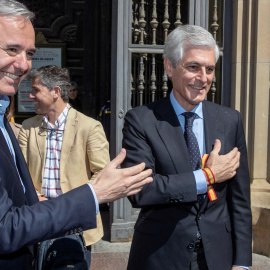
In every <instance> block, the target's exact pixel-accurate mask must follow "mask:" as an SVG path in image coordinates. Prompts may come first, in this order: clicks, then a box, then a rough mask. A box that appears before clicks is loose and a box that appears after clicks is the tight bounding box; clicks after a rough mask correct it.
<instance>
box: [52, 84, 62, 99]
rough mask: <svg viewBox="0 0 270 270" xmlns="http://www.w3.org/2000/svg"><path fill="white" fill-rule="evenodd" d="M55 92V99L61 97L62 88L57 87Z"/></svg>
mask: <svg viewBox="0 0 270 270" xmlns="http://www.w3.org/2000/svg"><path fill="white" fill-rule="evenodd" d="M53 90H54V94H53V97H54V98H58V97H61V88H60V87H59V86H55V87H54V88H53Z"/></svg>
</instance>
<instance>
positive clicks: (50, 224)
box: [0, 0, 152, 270]
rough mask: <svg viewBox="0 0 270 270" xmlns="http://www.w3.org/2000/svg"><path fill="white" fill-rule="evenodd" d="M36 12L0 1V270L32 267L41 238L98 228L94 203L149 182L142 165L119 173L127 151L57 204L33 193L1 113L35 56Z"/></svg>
mask: <svg viewBox="0 0 270 270" xmlns="http://www.w3.org/2000/svg"><path fill="white" fill-rule="evenodd" d="M32 18H34V14H33V13H32V12H30V11H29V10H28V9H27V8H26V7H25V6H24V5H23V4H21V3H19V2H17V1H14V0H0V231H1V233H0V269H5V270H7V269H8V270H9V269H10V270H14V269H16V270H18V269H22V270H25V269H33V253H34V246H33V244H36V243H38V242H40V241H42V240H46V239H49V238H53V237H57V236H63V235H65V234H72V233H76V232H80V231H83V230H86V229H90V228H95V227H96V214H97V212H98V204H100V203H106V202H109V201H113V200H116V199H119V198H122V197H125V196H128V195H132V194H135V193H136V192H138V191H140V190H141V188H142V185H144V184H146V183H149V182H151V181H152V178H151V177H148V176H149V175H150V174H151V170H146V171H143V170H144V167H145V164H144V163H141V164H139V165H137V166H135V167H133V168H131V169H130V170H129V169H128V170H127V169H120V170H119V169H117V166H118V165H119V164H120V163H121V162H122V161H123V159H124V158H125V150H124V149H123V150H121V152H120V154H119V155H118V156H117V157H116V158H115V159H114V160H113V161H112V162H110V163H109V164H108V165H107V166H106V167H105V168H104V170H103V171H102V172H101V173H100V174H98V175H97V177H96V178H95V179H94V180H93V182H92V183H91V185H90V184H89V185H88V184H86V185H83V186H81V187H79V188H76V189H74V190H72V191H70V192H68V193H66V194H64V195H62V196H59V197H58V198H57V199H55V200H51V201H45V202H38V198H37V194H36V191H35V189H34V186H33V184H32V180H31V177H30V174H29V171H28V168H27V165H26V163H25V160H24V157H23V155H22V153H21V150H20V148H19V145H18V143H17V141H16V138H15V136H14V134H13V132H12V129H11V128H10V126H9V124H8V121H7V119H6V117H5V116H4V113H5V109H6V107H7V106H8V104H9V99H8V95H9V96H12V95H15V94H16V92H17V89H18V86H19V84H20V82H21V81H22V80H23V79H24V78H25V77H26V75H27V73H28V72H29V71H30V69H31V58H32V56H33V55H34V53H35V32H34V29H33V26H32V23H31V19H32Z"/></svg>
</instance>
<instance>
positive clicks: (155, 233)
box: [123, 25, 252, 270]
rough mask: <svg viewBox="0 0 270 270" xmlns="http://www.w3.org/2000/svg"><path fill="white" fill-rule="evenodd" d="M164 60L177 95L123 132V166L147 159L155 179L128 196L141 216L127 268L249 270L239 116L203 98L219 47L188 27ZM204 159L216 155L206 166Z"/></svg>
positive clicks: (146, 110) (174, 37)
mask: <svg viewBox="0 0 270 270" xmlns="http://www.w3.org/2000/svg"><path fill="white" fill-rule="evenodd" d="M163 58H164V66H165V69H166V72H167V75H168V77H169V78H170V79H171V80H172V84H173V90H172V92H171V93H170V95H169V96H168V97H166V98H165V99H162V100H160V101H157V102H154V103H151V104H149V105H146V106H140V107H137V108H134V109H132V110H130V111H129V112H128V113H127V115H126V117H125V125H124V129H123V135H124V138H123V147H125V148H126V150H127V157H126V159H125V161H124V166H125V167H130V166H132V165H134V164H136V163H137V162H138V161H139V160H140V161H144V162H145V163H146V167H147V168H151V169H152V170H153V178H154V181H153V182H152V183H150V184H148V185H145V186H144V187H143V189H142V191H140V192H139V193H138V194H136V195H134V196H131V197H130V198H129V199H130V201H131V203H132V205H133V207H137V208H141V211H140V214H139V217H138V220H137V222H136V225H135V232H134V237H133V243H132V246H131V251H130V257H129V263H128V270H164V269H170V270H198V269H200V270H207V269H209V270H231V269H234V270H236V269H242V270H243V269H248V266H249V265H251V240H252V236H251V235H252V232H251V228H252V226H251V210H250V180H249V172H248V163H247V150H246V143H245V135H244V130H243V125H242V122H241V117H240V114H239V112H237V111H235V110H232V109H230V108H227V107H223V106H220V105H217V104H214V103H211V102H208V101H206V100H205V97H206V95H207V93H208V91H209V89H210V87H211V83H212V80H213V77H214V70H215V64H216V62H217V60H218V58H219V48H218V46H217V44H216V42H215V40H214V39H213V37H212V35H211V34H210V33H209V32H208V31H206V30H205V29H203V28H202V27H199V26H194V25H185V26H180V27H179V28H177V29H175V30H174V31H172V32H171V33H170V35H169V36H168V39H167V41H166V45H165V48H164V54H163ZM191 118H192V121H193V122H192V121H190V120H191ZM240 153H241V158H240V162H239V157H240ZM203 154H210V155H209V158H208V160H207V162H206V165H205V164H204V161H205V159H204V158H205V156H203ZM197 157H198V158H197ZM201 158H202V160H201ZM201 161H202V162H201ZM194 162H195V165H196V166H194V167H193V165H194ZM201 163H202V164H201ZM197 165H198V166H197ZM202 165H203V166H202ZM214 192H215V193H214Z"/></svg>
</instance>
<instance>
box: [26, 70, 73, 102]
mask: <svg viewBox="0 0 270 270" xmlns="http://www.w3.org/2000/svg"><path fill="white" fill-rule="evenodd" d="M27 78H28V79H29V80H35V79H36V78H38V79H39V81H40V83H41V84H42V85H43V86H45V87H47V88H48V89H49V90H50V91H51V90H53V89H54V87H55V86H59V87H60V88H61V98H62V99H63V101H64V102H68V93H69V90H70V87H71V84H70V77H69V71H68V70H67V69H66V68H60V67H57V66H54V65H49V66H43V67H40V68H37V69H33V70H31V71H30V73H29V75H28V76H27Z"/></svg>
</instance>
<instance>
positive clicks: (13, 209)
mask: <svg viewBox="0 0 270 270" xmlns="http://www.w3.org/2000/svg"><path fill="white" fill-rule="evenodd" d="M4 124H5V127H6V130H7V132H8V134H9V136H10V139H11V142H12V144H13V148H14V151H15V155H16V164H17V168H18V171H19V173H20V176H21V179H22V182H23V184H24V187H25V193H24V191H23V188H22V184H21V182H20V179H19V176H18V173H17V170H16V167H15V164H14V161H13V157H12V155H11V153H10V151H9V148H8V146H7V143H6V141H5V138H4V136H3V134H2V132H1V131H0V231H1V233H0V269H5V270H9V269H10V270H14V269H16V270H17V269H22V270H25V269H32V262H33V251H34V247H33V245H34V244H36V243H38V242H40V241H42V240H46V239H50V238H54V237H57V236H63V235H65V234H71V233H75V232H77V231H82V230H86V229H90V228H95V227H96V208H95V201H94V198H93V195H92V192H91V191H90V189H89V187H88V186H87V185H84V186H81V187H79V188H77V189H74V190H72V191H70V192H68V193H66V194H64V195H62V196H59V197H58V198H57V199H55V200H50V201H45V202H40V203H39V202H38V198H37V195H36V191H35V189H34V186H33V184H32V180H31V177H30V174H29V171H28V168H27V165H26V163H25V160H24V157H23V155H22V153H21V150H20V147H19V145H18V143H17V140H16V138H15V136H14V134H13V131H12V129H11V128H10V125H9V124H8V122H7V120H6V118H4Z"/></svg>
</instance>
